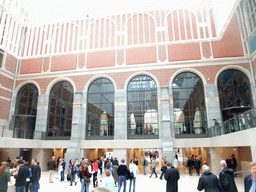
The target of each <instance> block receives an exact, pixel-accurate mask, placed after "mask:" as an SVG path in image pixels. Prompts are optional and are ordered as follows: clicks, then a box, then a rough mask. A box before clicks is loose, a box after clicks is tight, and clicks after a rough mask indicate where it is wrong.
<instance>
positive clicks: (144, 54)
mask: <svg viewBox="0 0 256 192" xmlns="http://www.w3.org/2000/svg"><path fill="white" fill-rule="evenodd" d="M156 62H157V60H156V47H140V48H131V49H126V64H127V65H132V64H143V63H156Z"/></svg>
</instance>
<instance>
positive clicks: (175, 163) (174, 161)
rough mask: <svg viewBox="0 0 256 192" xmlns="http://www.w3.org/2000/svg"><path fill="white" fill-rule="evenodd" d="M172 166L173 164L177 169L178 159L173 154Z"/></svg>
mask: <svg viewBox="0 0 256 192" xmlns="http://www.w3.org/2000/svg"><path fill="white" fill-rule="evenodd" d="M173 166H174V168H175V169H178V166H179V162H178V159H177V156H176V155H175V156H174V160H173Z"/></svg>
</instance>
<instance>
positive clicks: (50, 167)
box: [47, 160, 56, 170]
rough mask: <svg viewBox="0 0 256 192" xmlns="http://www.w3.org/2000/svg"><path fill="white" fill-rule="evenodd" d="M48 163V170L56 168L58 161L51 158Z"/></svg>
mask: <svg viewBox="0 0 256 192" xmlns="http://www.w3.org/2000/svg"><path fill="white" fill-rule="evenodd" d="M47 165H48V170H55V168H56V162H55V161H54V160H50V161H49V162H48V164H47Z"/></svg>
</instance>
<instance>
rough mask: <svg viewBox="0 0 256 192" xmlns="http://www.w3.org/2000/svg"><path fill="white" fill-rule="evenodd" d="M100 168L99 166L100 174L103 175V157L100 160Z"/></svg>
mask: <svg viewBox="0 0 256 192" xmlns="http://www.w3.org/2000/svg"><path fill="white" fill-rule="evenodd" d="M98 166H99V170H100V174H101V175H102V166H103V157H101V158H100V160H99V163H98Z"/></svg>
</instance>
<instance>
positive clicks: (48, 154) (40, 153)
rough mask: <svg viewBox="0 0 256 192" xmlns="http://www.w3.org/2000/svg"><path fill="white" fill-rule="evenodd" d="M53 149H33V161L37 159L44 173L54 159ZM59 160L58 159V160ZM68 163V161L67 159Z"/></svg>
mask: <svg viewBox="0 0 256 192" xmlns="http://www.w3.org/2000/svg"><path fill="white" fill-rule="evenodd" d="M52 152H53V149H33V150H32V159H37V161H38V162H40V167H41V170H42V171H47V163H48V161H49V160H50V159H51V158H52ZM56 160H57V159H56ZM66 162H67V159H66Z"/></svg>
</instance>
